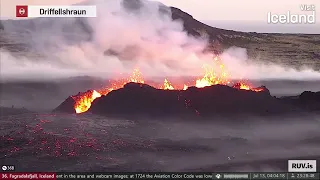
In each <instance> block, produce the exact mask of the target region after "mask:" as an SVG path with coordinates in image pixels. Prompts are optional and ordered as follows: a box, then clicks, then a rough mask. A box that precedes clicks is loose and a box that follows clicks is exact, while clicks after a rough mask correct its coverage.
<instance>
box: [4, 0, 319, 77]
mask: <svg viewBox="0 0 320 180" xmlns="http://www.w3.org/2000/svg"><path fill="white" fill-rule="evenodd" d="M84 4H95V5H96V6H97V17H96V18H87V19H85V18H81V19H80V18H57V19H52V18H50V19H48V18H39V19H33V20H28V21H24V22H22V21H20V22H12V21H10V22H5V23H4V25H5V29H6V31H5V32H3V33H7V34H10V36H13V37H11V38H10V40H11V41H13V43H19V42H22V43H27V45H28V47H29V48H30V49H31V54H32V57H30V55H29V54H22V55H21V52H20V54H19V55H17V54H16V53H11V52H8V51H4V50H1V67H2V69H1V78H2V79H6V80H10V79H39V78H42V79H54V78H61V77H70V76H79V75H80V76H81V75H89V76H98V77H103V78H114V77H115V76H116V75H118V74H119V73H130V72H131V71H132V69H133V68H135V67H139V68H140V69H141V71H142V72H143V74H144V76H145V77H146V78H148V77H152V76H190V75H192V76H201V75H202V69H201V68H202V65H203V64H204V63H210V62H211V61H212V54H205V53H203V50H204V49H205V47H206V45H207V40H206V39H203V38H195V37H191V36H188V35H187V33H186V32H184V30H183V24H182V23H181V22H180V21H173V20H172V19H171V12H170V8H168V7H165V6H164V5H162V4H160V3H157V2H153V1H136V0H132V1H130V0H123V1H121V0H112V1H111V0H110V1H88V2H85V3H84ZM9 32H10V33H9ZM6 36H8V35H6ZM14 37H16V38H14ZM35 54H36V57H35ZM222 57H223V60H224V62H225V64H226V68H227V69H228V70H229V71H230V74H231V76H232V77H233V78H238V77H239V78H250V79H251V78H258V79H260V78H279V77H282V78H292V77H294V78H296V77H301V78H320V73H318V72H314V71H312V70H305V71H296V70H293V69H291V70H286V69H285V68H282V67H280V66H278V65H273V66H269V65H257V64H252V63H251V64H248V63H247V62H246V59H247V56H246V52H245V50H243V49H237V48H231V49H228V50H227V51H226V52H225V53H223V55H222Z"/></svg>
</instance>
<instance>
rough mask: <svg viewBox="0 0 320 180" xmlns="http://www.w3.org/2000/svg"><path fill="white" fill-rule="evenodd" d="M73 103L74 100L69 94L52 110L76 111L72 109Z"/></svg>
mask: <svg viewBox="0 0 320 180" xmlns="http://www.w3.org/2000/svg"><path fill="white" fill-rule="evenodd" d="M74 105H75V100H74V99H73V98H72V97H71V96H69V97H68V98H67V99H66V100H65V101H63V102H62V103H61V104H60V105H59V106H58V107H56V108H55V109H54V110H53V112H64V113H76V111H75V110H74Z"/></svg>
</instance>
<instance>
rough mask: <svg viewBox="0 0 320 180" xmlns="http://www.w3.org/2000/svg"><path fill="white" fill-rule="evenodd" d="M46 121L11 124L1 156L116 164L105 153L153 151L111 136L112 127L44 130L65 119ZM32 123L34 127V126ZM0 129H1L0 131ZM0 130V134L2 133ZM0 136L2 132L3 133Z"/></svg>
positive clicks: (1, 138)
mask: <svg viewBox="0 0 320 180" xmlns="http://www.w3.org/2000/svg"><path fill="white" fill-rule="evenodd" d="M49 116H50V115H49ZM49 116H47V117H46V118H48V119H43V116H42V115H37V116H36V117H35V119H34V120H33V121H32V122H33V123H28V122H25V123H26V124H24V125H23V124H22V123H21V124H20V127H18V128H17V125H16V124H14V123H11V124H10V127H9V126H8V127H7V128H16V129H14V130H12V131H10V133H7V134H6V135H2V136H0V141H1V144H0V146H1V148H0V152H1V156H4V157H6V158H14V157H18V156H19V155H21V156H24V155H33V156H36V157H41V158H58V159H70V158H72V159H78V158H81V157H93V158H95V159H97V160H107V161H112V162H114V163H115V162H118V161H119V160H117V159H116V158H114V157H110V156H108V155H106V154H108V153H110V152H119V151H120V152H121V151H124V152H125V151H128V150H130V148H134V149H136V148H137V149H152V148H153V147H152V143H146V142H145V141H144V140H139V139H138V140H137V139H136V140H134V141H132V140H126V139H124V138H122V137H119V136H116V135H112V128H110V129H108V128H106V129H101V130H97V131H98V134H96V135H95V134H93V133H90V132H88V131H87V129H90V127H89V126H86V125H79V124H78V125H79V126H81V127H76V125H74V126H73V127H71V128H70V127H60V128H59V129H51V130H46V129H47V127H48V126H51V123H53V122H54V120H57V119H61V118H70V116H66V117H64V115H61V116H57V115H52V117H54V118H53V119H54V120H50V119H52V117H51V118H50V117H49ZM34 123H35V124H34ZM2 130H3V129H1V131H2ZM1 131H0V132H1ZM2 134H3V133H2Z"/></svg>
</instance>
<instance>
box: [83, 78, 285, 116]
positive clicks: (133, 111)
mask: <svg viewBox="0 0 320 180" xmlns="http://www.w3.org/2000/svg"><path fill="white" fill-rule="evenodd" d="M264 88H265V87H264ZM290 109H291V108H289V105H287V104H282V103H280V102H279V100H278V99H276V98H274V97H272V96H271V95H270V93H269V91H268V90H267V89H266V88H265V91H262V92H254V91H247V90H239V89H236V88H232V87H229V86H224V85H215V86H210V87H205V88H196V87H190V88H188V89H187V90H160V89H155V88H153V87H151V86H148V85H145V84H137V83H128V84H126V85H125V86H124V88H121V89H118V90H116V91H112V92H110V93H109V94H108V95H107V96H103V97H101V98H98V99H96V100H95V101H94V102H93V103H92V106H91V108H90V109H89V111H90V112H92V113H96V114H102V115H112V116H127V115H129V116H132V115H153V116H172V115H179V116H180V115H181V116H184V115H187V116H190V115H196V116H210V115H228V114H229V115H235V114H239V113H255V114H265V115H267V114H270V113H272V114H274V113H282V112H288V111H290Z"/></svg>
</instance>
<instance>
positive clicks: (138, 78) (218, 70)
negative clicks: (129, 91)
mask: <svg viewBox="0 0 320 180" xmlns="http://www.w3.org/2000/svg"><path fill="white" fill-rule="evenodd" d="M203 70H204V75H203V76H202V77H199V78H197V79H194V80H192V81H191V82H186V83H178V84H173V83H171V82H170V81H169V80H168V79H164V82H163V84H156V83H148V84H149V85H151V86H152V87H155V88H157V89H163V90H187V89H188V87H190V86H195V87H197V88H203V87H207V86H212V85H218V84H220V85H230V84H232V82H231V80H230V75H229V73H228V71H227V69H226V68H225V65H224V64H223V62H222V61H221V59H220V58H219V57H218V56H216V57H214V59H213V62H212V64H204V65H203ZM130 82H135V83H142V84H143V83H145V80H144V78H143V76H142V73H141V72H140V70H139V68H136V69H134V70H133V73H132V75H131V76H130V77H129V78H127V79H121V80H115V81H112V82H111V83H110V84H111V85H110V86H109V87H104V88H102V89H98V90H89V91H87V92H83V93H78V94H77V95H74V96H71V97H72V99H73V100H74V101H75V104H74V110H75V112H76V113H84V112H86V111H88V110H89V108H90V107H91V103H92V102H93V101H94V100H95V99H97V98H99V97H101V96H103V95H107V94H108V93H109V92H111V91H113V90H117V89H119V88H122V87H123V86H124V85H125V84H127V83H130ZM179 84H181V85H179ZM233 84H234V85H233V86H232V87H233V88H236V89H243V90H248V91H255V92H260V91H263V90H264V88H253V87H252V86H251V85H250V84H249V83H248V82H246V81H240V82H233Z"/></svg>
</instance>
